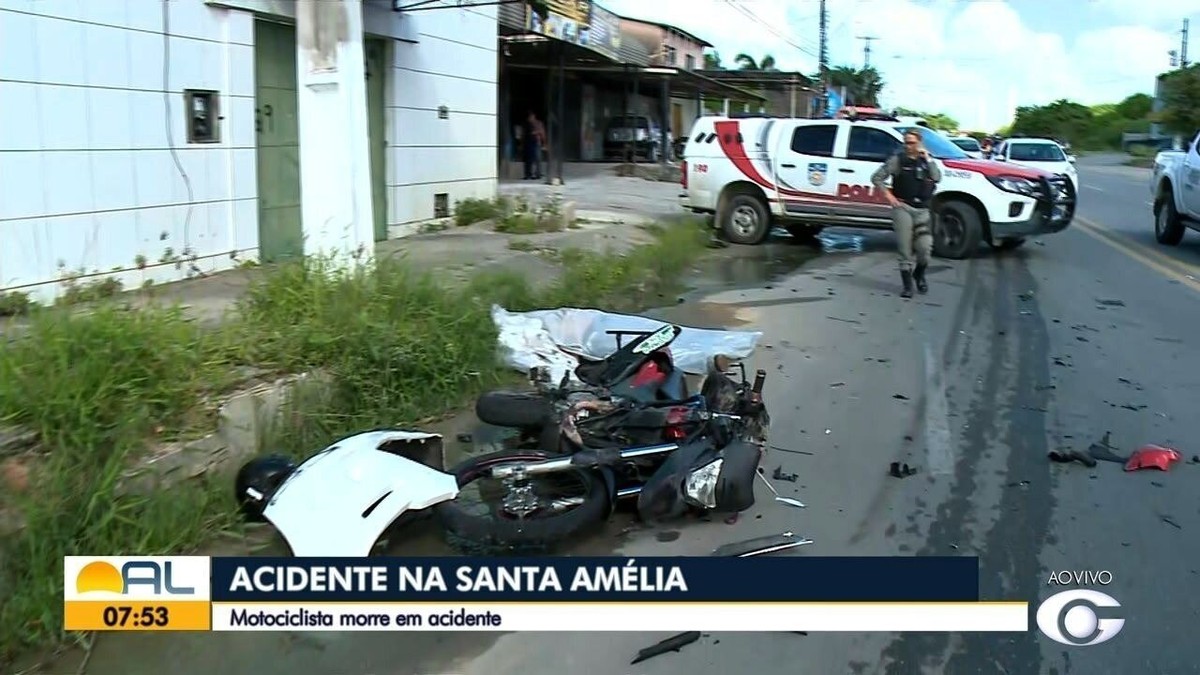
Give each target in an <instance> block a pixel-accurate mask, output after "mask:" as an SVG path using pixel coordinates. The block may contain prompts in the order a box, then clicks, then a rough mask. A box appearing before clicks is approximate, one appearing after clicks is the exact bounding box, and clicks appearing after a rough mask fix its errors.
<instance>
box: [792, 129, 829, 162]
mask: <svg viewBox="0 0 1200 675" xmlns="http://www.w3.org/2000/svg"><path fill="white" fill-rule="evenodd" d="M837 131H838V128H837V125H836V124H812V125H805V126H802V127H796V131H794V132H793V133H792V152H795V153H799V154H801V155H815V156H817V157H832V156H833V142H834V141H835V140H837Z"/></svg>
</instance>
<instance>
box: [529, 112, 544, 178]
mask: <svg viewBox="0 0 1200 675" xmlns="http://www.w3.org/2000/svg"><path fill="white" fill-rule="evenodd" d="M525 121H526V128H525V146H524V147H525V180H537V179H539V178H541V177H542V146H543V145H544V144H545V143H546V126H545V125H544V124H542V121H541V120H539V119H538V118H537V115H535V114H534V113H533V111H532V110H530V111H529V116H528V117H527V118H526V119H525Z"/></svg>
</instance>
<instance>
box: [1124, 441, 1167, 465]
mask: <svg viewBox="0 0 1200 675" xmlns="http://www.w3.org/2000/svg"><path fill="white" fill-rule="evenodd" d="M1179 460H1180V454H1179V451H1178V450H1175V449H1173V448H1165V447H1163V446H1161V445H1154V444H1153V443H1151V444H1149V445H1143V446H1142V447H1140V448H1138V449H1137V450H1136V451H1135V452H1134V453H1133V454H1132V455H1130V456H1129V461H1128V462H1126V463H1125V470H1126V471H1137V470H1138V469H1158V470H1160V471H1169V470H1170V468H1171V462H1178V461H1179Z"/></svg>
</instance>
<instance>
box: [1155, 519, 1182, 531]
mask: <svg viewBox="0 0 1200 675" xmlns="http://www.w3.org/2000/svg"><path fill="white" fill-rule="evenodd" d="M1159 519H1160V520H1162V521H1163V522H1164V523H1166V524H1168V525H1170V526H1171V527H1173V528H1175V529H1177V530H1182V529H1183V526H1182V525H1180V524H1179V523H1177V522H1175V520H1174V519H1173V518H1171V516H1159Z"/></svg>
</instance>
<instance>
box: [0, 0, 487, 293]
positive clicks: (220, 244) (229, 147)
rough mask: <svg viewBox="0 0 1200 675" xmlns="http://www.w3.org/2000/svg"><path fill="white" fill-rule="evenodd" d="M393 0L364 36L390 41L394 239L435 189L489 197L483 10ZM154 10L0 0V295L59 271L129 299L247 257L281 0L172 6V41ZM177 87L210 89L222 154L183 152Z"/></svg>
mask: <svg viewBox="0 0 1200 675" xmlns="http://www.w3.org/2000/svg"><path fill="white" fill-rule="evenodd" d="M389 1H390V0H367V3H368V4H367V5H366V6H365V8H364V30H365V31H366V32H368V33H373V34H376V35H384V36H391V37H393V38H394V39H393V41H392V44H391V52H392V64H393V69H392V72H391V73H390V74H391V77H390V78H389V83H388V85H387V95H386V98H387V110H386V114H387V122H386V126H387V130H386V133H387V141H388V156H387V161H386V164H387V185H388V189H387V197H388V223H389V225H390V226H391V227H390V228H389V230H390V234H391V236H403V235H405V234H409V233H412V232H415V231H416V229H417V227H418V225H419V224H420V223H421V222H422V221H426V220H428V219H431V218H433V217H434V212H433V208H434V195H435V194H437V193H446V194H448V196H449V202H450V205H451V207H453V204H454V203H455V202H456V201H458V200H460V199H464V198H466V197H485V198H486V197H492V196H494V195H495V194H496V186H497V170H496V162H495V157H496V155H495V153H496V101H497V54H496V34H497V29H496V7H495V6H484V7H474V8H459V7H456V6H455V3H454V2H452V1H448V0H443V4H445V5H446V6H445V7H442V8H436V9H433V8H430V9H426V7H428V6H424V7H423V8H422V9H423V10H424V11H419V12H412V13H395V12H392V11H390V9H387V5H388V4H389ZM163 4H164V3H161V2H159V1H158V0H87V1H80V0H0V292H3V291H11V290H17V291H22V292H26V293H29V294H30V295H31V296H32V297H33V298H34V299H35V300H37V301H40V302H46V301H50V300H53V298H54V297H56V296H57V295H58V294H59V293H61V291H62V290H63V287H62V285H61V284H60V283H59V282H60V280H61V279H62V278H63V277H64V276H67V275H69V276H75V277H77V278H79V281H81V282H85V283H86V282H87V281H90V280H93V279H95V278H100V277H102V276H109V275H111V276H114V277H115V278H117V279H118V280H119V281H121V283H122V285H123V286H124V287H125V288H127V289H128V288H135V287H138V286H141V285H143V284H144V283H146V282H153V283H165V282H170V281H177V280H180V279H183V278H187V277H188V276H191V275H193V274H194V273H196V272H197V271H200V272H204V273H211V272H216V271H220V270H224V269H229V268H231V267H233V266H235V265H237V264H238V262H239V261H241V260H251V259H254V258H256V256H257V251H258V204H257V197H258V190H257V165H256V151H255V141H256V138H255V136H256V134H255V127H254V123H255V121H254V109H255V103H254V47H253V42H254V11H259V12H263V13H265V14H270V15H272V16H274V17H277V18H282V19H284V20H287V19H291V18H294V16H295V14H294V2H291V1H290V0H227V1H226V2H225V3H223V4H228V5H231V6H233V7H223V6H214V5H212V4H206V3H205V2H204V0H171V1H170V2H169V3H165V4H166V6H167V8H168V11H169V12H170V13H169V15H168V17H167V19H168V24H167V25H168V26H169V30H168V31H167V33H168V34H169V44H168V45H167V46H164V41H163V35H164V29H163V15H162V9H163ZM238 7H240V8H238ZM250 10H254V11H250ZM164 67H166V70H167V74H166V79H165V81H164ZM184 89H211V90H215V91H218V92H219V93H220V114H221V115H222V117H223V119H222V120H221V124H220V129H221V136H220V142H219V143H210V144H188V143H187V134H186V129H185V119H184V114H183V93H182V92H183V90H184ZM439 106H445V107H446V108H448V110H449V117H448V119H439V118H438V108H439ZM168 125H170V137H168V133H167V127H168ZM364 133H365V130H364ZM301 141H302V142H303V139H301ZM172 149H173V151H172ZM176 160H178V164H179V166H180V167H182V170H180V168H179V167H177V166H176ZM185 176H186V180H185ZM189 185H190V191H189V189H188V188H189ZM80 272H82V273H83V274H84V275H87V276H83V277H79V273H80Z"/></svg>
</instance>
